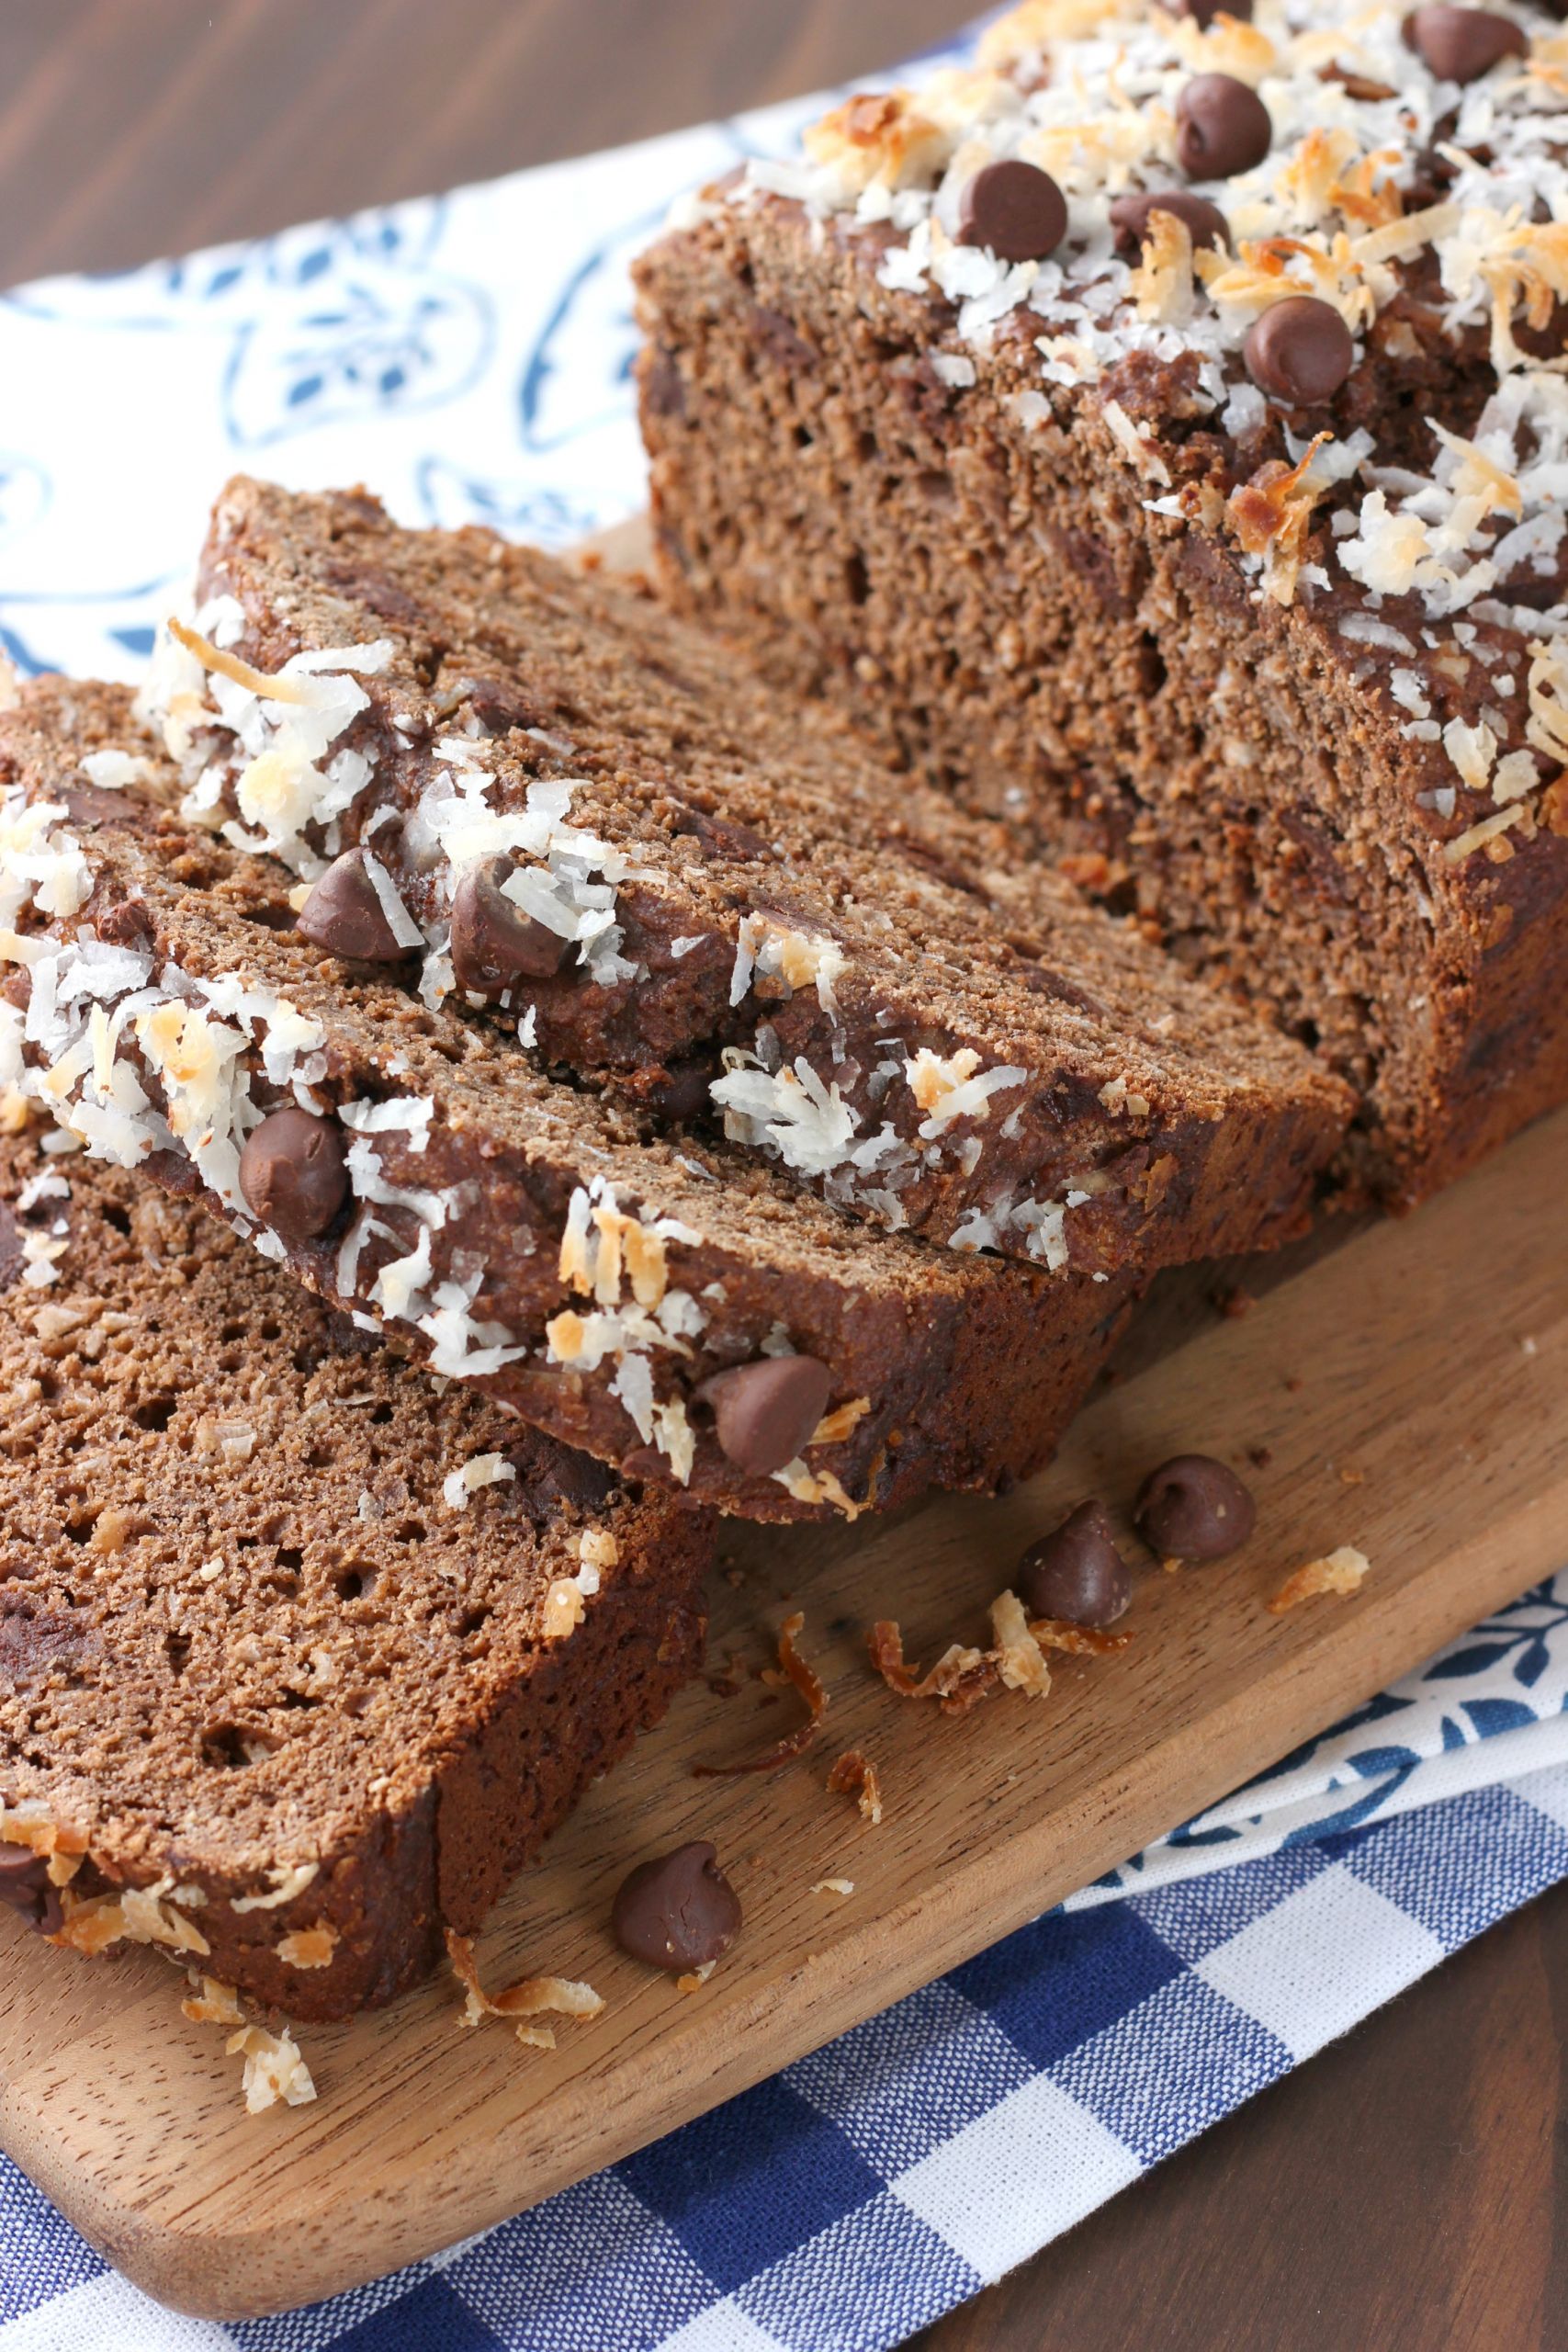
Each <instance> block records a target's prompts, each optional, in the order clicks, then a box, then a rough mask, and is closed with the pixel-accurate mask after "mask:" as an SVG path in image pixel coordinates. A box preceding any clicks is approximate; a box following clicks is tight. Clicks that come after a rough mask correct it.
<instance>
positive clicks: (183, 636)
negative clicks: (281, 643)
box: [165, 613, 310, 703]
mask: <svg viewBox="0 0 1568 2352" xmlns="http://www.w3.org/2000/svg"><path fill="white" fill-rule="evenodd" d="M165 627H166V628H167V629H168V632H169V635H170V636H171V637H172V638H173V639H174V640H175V644H176V645H183V646H184V647H185V650H186V652H187V653H194V654H195V656H196V658H197V661H198V662H200V664H201V666H202V668H203V669H204V670H216V671H217V672H218V673H219V674H220V676H222V677H225V678H231V679H232V681H233V683H234V684H235V685H237V686H243V687H244V688H245V690H246V692H247V693H248V694H253V695H257V696H258V697H259V698H260V699H261V700H262V701H264V702H299V703H303V702H309V701H310V685H309V684H308V683H307V681H306V680H305V679H303V678H273V677H269V676H268V675H267V673H266V672H265V670H253V669H252V667H251V665H250V663H249V662H242V661H241V659H240V657H239V655H238V654H237V653H226V652H225V651H224V650H223V649H222V648H221V647H220V646H217V645H213V644H212V643H211V642H210V641H209V639H207V638H205V637H203V636H201V634H200V633H199V631H197V630H196V629H194V628H191V626H190V624H189V622H188V621H182V620H181V619H179V618H178V616H176V615H175V614H173V613H171V614H170V616H169V618H168V620H167V622H166V623H165Z"/></svg>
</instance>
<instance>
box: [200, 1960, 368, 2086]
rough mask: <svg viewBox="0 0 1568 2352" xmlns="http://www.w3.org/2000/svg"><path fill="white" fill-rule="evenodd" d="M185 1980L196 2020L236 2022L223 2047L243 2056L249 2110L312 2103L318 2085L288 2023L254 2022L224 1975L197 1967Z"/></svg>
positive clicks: (228, 2053)
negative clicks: (269, 2026) (271, 2026)
mask: <svg viewBox="0 0 1568 2352" xmlns="http://www.w3.org/2000/svg"><path fill="white" fill-rule="evenodd" d="M334 1940H335V1939H334ZM186 1983H187V1985H189V1986H190V1987H191V1990H190V1991H189V1992H187V1993H186V1996H185V1998H184V2000H182V2001H181V2003H180V2008H181V2010H182V2012H183V2013H184V2015H185V2016H186V2017H187V2018H190V2020H191V2022H192V2024H193V2025H221V2026H231V2027H233V2028H234V2030H233V2031H232V2032H231V2034H230V2036H229V2039H228V2041H226V2042H225V2043H224V2045H223V2049H224V2054H225V2055H226V2056H228V2057H231V2058H238V2057H243V2059H244V2062H245V2069H244V2074H243V2076H242V2078H241V2088H242V2090H243V2095H244V2101H245V2112H246V2114H247V2115H264V2114H265V2112H266V2109H268V2108H269V2107H278V2106H283V2107H306V2106H308V2105H309V2104H310V2101H311V2100H312V2099H313V2098H315V2097H316V2086H315V2083H314V2082H313V2080H312V2079H311V2075H310V2068H309V2066H307V2064H305V2061H304V2058H303V2056H302V2055H301V2053H300V2050H299V2043H298V2042H297V2041H295V2039H294V2036H293V2034H292V2032H291V2031H290V2030H289V2029H288V2026H284V2027H283V2029H282V2030H281V2031H280V2032H277V2033H269V2032H267V2030H266V2029H265V2027H263V2026H259V2025H253V2024H252V2023H251V2022H250V2020H249V2019H248V2018H247V2017H246V2015H245V2012H244V2010H243V2007H241V2005H240V1996H239V1995H238V1994H237V1993H236V1992H235V1990H234V1987H233V1986H232V1985H225V1984H224V1983H223V1982H222V1980H221V1978H220V1977H217V1976H202V1975H199V1974H198V1973H197V1972H196V1970H194V1969H192V1970H189V1971H187V1973H186Z"/></svg>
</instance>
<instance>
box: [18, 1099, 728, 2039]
mask: <svg viewBox="0 0 1568 2352" xmlns="http://www.w3.org/2000/svg"><path fill="white" fill-rule="evenodd" d="M13 1125H14V1122H13ZM42 1132H44V1131H43V1130H41V1129H40V1128H36V1127H35V1128H34V1129H33V1130H32V1131H31V1132H23V1133H20V1134H17V1133H16V1132H11V1133H9V1134H7V1135H6V1136H5V1137H4V1139H0V1382H3V1384H4V1390H5V1397H6V1420H5V1432H4V1436H3V1437H0V1901H4V1902H5V1903H6V1905H9V1906H10V1907H11V1908H12V1909H13V1910H15V1911H18V1912H20V1913H21V1914H22V1915H23V1917H25V1918H26V1919H28V1922H29V1923H30V1924H31V1925H32V1926H33V1927H35V1928H39V1929H41V1931H42V1932H43V1933H44V1934H45V1935H48V1936H50V1937H51V1938H52V1939H54V1940H55V1941H57V1942H59V1943H61V1944H63V1945H66V1946H68V1947H71V1948H73V1949H74V1950H77V1951H101V1950H103V1949H105V1948H106V1947H107V1946H109V1945H111V1944H113V1943H116V1942H118V1941H120V1940H122V1939H127V1938H129V1939H132V1940H136V1941H143V1942H146V1941H150V1942H153V1943H157V1944H159V1945H162V1946H163V1947H164V1949H166V1950H167V1951H170V1952H171V1953H172V1954H174V1956H175V1957H176V1958H179V1959H182V1960H185V1961H186V1962H187V1963H188V1964H190V1965H193V1966H196V1967H199V1968H200V1969H201V1970H202V1971H204V1972H205V1973H208V1974H209V1975H211V1976H214V1977H216V1978H219V1979H220V1980H221V1981H222V1982H224V1983H227V1984H230V1985H234V1986H236V1987H237V1988H238V1989H239V1990H240V1991H242V1992H243V1993H246V1994H249V1995H251V1996H254V1998H255V1999H257V2000H260V2001H264V2002H266V2003H269V2004H275V2005H276V2007H280V2008H282V2009H285V2010H287V2011H288V2013H289V2014H290V2015H291V2016H293V2017H297V2018H338V2017H344V2016H347V2015H348V2014H349V2013H350V2012H351V2011H352V2010H355V2009H357V2008H360V2007H365V2006H367V2005H368V2004H374V2003H378V2002H382V2001H387V2000H389V1999H390V1998H391V1997H392V1996H393V1995H394V1994H395V1993H397V1992H399V1991H400V1990H401V1988H402V1987H403V1986H404V1985H408V1984H409V1983H410V1982H411V1981H412V1979H413V1978H415V1977H416V1976H418V1975H419V1974H421V1973H423V1971H424V1970H425V1969H427V1968H428V1967H429V1966H430V1965H431V1964H432V1963H433V1962H434V1961H435V1960H436V1959H437V1958H438V1957H439V1955H440V1951H441V1949H442V1930H443V1928H455V1929H457V1931H458V1932H460V1933H463V1934H470V1933H472V1932H473V1931H474V1930H475V1929H476V1928H478V1927H479V1923H480V1921H481V1919H482V1918H483V1917H484V1915H485V1913H486V1911H487V1910H488V1909H489V1907H490V1905H491V1903H492V1902H493V1901H494V1900H495V1897H496V1896H497V1894H499V1893H500V1891H501V1889H502V1886H503V1884H504V1883H505V1882H506V1880H507V1879H508V1878H509V1877H510V1876H511V1874H512V1873H513V1871H515V1870H516V1869H517V1868H518V1867H519V1865H520V1864H522V1863H524V1862H525V1861H527V1860H530V1859H531V1858H532V1857H533V1856H534V1855H535V1854H536V1852H537V1850H538V1848H539V1846H540V1844H541V1842H542V1840H543V1839H544V1838H546V1837H547V1836H548V1834H549V1832H550V1831H551V1830H552V1829H553V1828H554V1827H555V1826H557V1824H558V1822H559V1821H560V1820H561V1819H562V1818H563V1816H564V1815H566V1813H567V1812H568V1811H569V1809H570V1806H571V1805H572V1804H573V1803H574V1801H575V1800H576V1798H577V1797H578V1796H579V1795H581V1792H582V1791H583V1790H584V1789H585V1788H586V1787H587V1785H588V1783H589V1782H590V1781H592V1780H593V1779H594V1778H595V1777H596V1776H597V1775H598V1774H599V1773H601V1772H602V1771H603V1770H604V1769H605V1767H606V1766H607V1765H609V1764H610V1763H612V1762H613V1761H614V1759H615V1757H616V1756H617V1755H619V1754H620V1753H621V1751H622V1750H623V1749H624V1748H625V1747H626V1746H627V1745H628V1743H629V1742H630V1741H631V1739H632V1737H633V1736H634V1735H635V1734H636V1733H637V1731H639V1730H641V1729H643V1728H644V1727H645V1726H646V1725H648V1724H651V1723H653V1722H655V1721H656V1720H657V1719H658V1717H659V1716H660V1714H661V1713H662V1712H663V1710H664V1707H665V1705H666V1703H667V1702H668V1701H669V1699H670V1697H671V1693H672V1691H674V1690H675V1689H676V1687H677V1686H678V1685H679V1683H680V1682H681V1681H682V1679H683V1678H684V1677H685V1676H686V1675H687V1674H689V1673H691V1672H692V1671H693V1670H694V1668H695V1667H696V1666H697V1665H698V1664H699V1663H700V1659H701V1653H702V1641H703V1628H704V1618H703V1605H702V1597H701V1577H702V1573H703V1570H704V1567H705V1565H706V1561H707V1558H708V1555H709V1553H710V1551H711V1548H712V1546H711V1541H710V1537H711V1530H712V1521H711V1518H710V1517H708V1516H706V1515H705V1514H702V1513H698V1512H694V1511H688V1510H681V1509H680V1508H679V1507H678V1506H677V1505H676V1504H674V1503H673V1502H672V1501H671V1500H670V1499H669V1498H665V1497H662V1496H660V1495H657V1494H652V1493H650V1494H648V1495H643V1496H639V1495H638V1494H637V1491H636V1489H635V1488H630V1487H626V1486H623V1485H620V1484H618V1483H617V1482H616V1480H615V1478H614V1477H613V1476H612V1475H611V1474H610V1473H608V1472H607V1471H605V1470H604V1468H603V1467H602V1465H601V1464H598V1463H595V1462H592V1461H590V1460H588V1459H587V1458H586V1457H584V1456H583V1455H581V1454H579V1453H571V1452H570V1451H569V1450H568V1449H567V1448H565V1447H563V1446H559V1445H557V1444H555V1443H554V1442H552V1441H551V1440H549V1439H548V1438H546V1437H542V1436H540V1435H539V1434H538V1433H537V1432H536V1431H534V1430H525V1429H522V1428H520V1427H519V1426H518V1424H517V1423H516V1421H515V1420H514V1419H512V1418H511V1417H510V1416H508V1415H506V1414H503V1413H502V1412H500V1411H498V1410H497V1408H495V1407H494V1406H493V1405H491V1404H489V1403H487V1402H486V1401H485V1399H484V1398H482V1397H478V1396H475V1395H474V1394H473V1393H472V1392H470V1391H468V1390H466V1389H464V1388H462V1387H460V1386H456V1385H439V1384H434V1383H432V1382H430V1381H428V1380H426V1379H424V1378H423V1376H422V1375H421V1374H418V1373H417V1372H415V1371H413V1370H412V1369H411V1367H410V1366H409V1365H407V1364H406V1363H401V1362H400V1361H399V1360H398V1359H397V1357H396V1356H395V1355H394V1354H393V1353H392V1352H391V1351H389V1349H387V1348H386V1347H384V1346H382V1345H381V1344H379V1342H378V1340H377V1339H376V1337H375V1336H374V1335H373V1334H371V1333H367V1332H362V1331H360V1330H357V1329H355V1327H354V1326H353V1325H352V1324H350V1323H349V1322H348V1321H347V1319H346V1317H343V1316H341V1315H339V1314H337V1313H335V1312H334V1311H333V1309H331V1308H329V1307H328V1306H324V1305H323V1304H322V1303H321V1301H320V1300H319V1299H316V1298H312V1297H311V1296H310V1294H309V1293H308V1292H306V1291H303V1290H301V1289H300V1288H299V1284H298V1283H293V1282H290V1281H289V1280H288V1277H287V1275H285V1274H283V1273H281V1272H278V1270H277V1269H276V1268H274V1267H270V1266H265V1265H263V1264H262V1263H260V1262H259V1261H258V1260H257V1258H256V1256H255V1254H254V1251H252V1250H247V1249H245V1248H243V1246H242V1244H241V1243H239V1242H238V1241H237V1240H235V1239H234V1238H233V1237H232V1236H231V1235H230V1234H228V1233H226V1232H225V1231H224V1230H223V1228H222V1227H220V1226H219V1225H217V1224H215V1223H214V1222H213V1221H212V1219H210V1218H209V1217H208V1216H204V1215H203V1214H202V1213H201V1212H200V1210H199V1209H198V1208H197V1206H196V1205H195V1204H189V1203H182V1202H179V1201H175V1200H172V1199H170V1198H168V1197H167V1196H166V1195H165V1194H164V1193H161V1192H159V1190H158V1189H157V1188H156V1187H155V1186H153V1185H151V1184H148V1183H146V1182H144V1181H143V1180H142V1179H141V1177H138V1176H134V1175H131V1174H129V1173H128V1172H126V1171H125V1170H121V1169H118V1168H114V1167H110V1166H107V1165H106V1164H105V1163H104V1162H102V1161H99V1160H92V1159H87V1158H86V1157H85V1156H84V1155H83V1154H81V1153H77V1152H69V1153H67V1152H60V1151H52V1152H51V1150H50V1149H49V1148H47V1147H46V1148H43V1149H40V1148H39V1136H40V1133H42ZM65 1140H66V1138H64V1137H63V1136H58V1135H52V1134H51V1136H50V1142H51V1143H54V1144H58V1143H63V1142H64V1141H65Z"/></svg>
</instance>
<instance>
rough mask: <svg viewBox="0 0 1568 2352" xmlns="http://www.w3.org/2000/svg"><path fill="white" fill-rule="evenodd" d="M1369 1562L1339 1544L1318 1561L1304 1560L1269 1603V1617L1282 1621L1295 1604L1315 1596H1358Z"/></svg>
mask: <svg viewBox="0 0 1568 2352" xmlns="http://www.w3.org/2000/svg"><path fill="white" fill-rule="evenodd" d="M1370 1566H1371V1561H1370V1560H1369V1559H1368V1557H1367V1555H1366V1554H1365V1553H1364V1552H1358V1551H1357V1549H1356V1547H1355V1545H1354V1544H1340V1546H1339V1548H1338V1550H1337V1552H1330V1553H1328V1554H1327V1555H1326V1556H1325V1558H1323V1559H1321V1560H1308V1561H1307V1562H1306V1564H1305V1565H1304V1566H1303V1567H1299V1568H1298V1569H1297V1570H1296V1571H1295V1574H1294V1575H1293V1576H1289V1577H1286V1579H1285V1581H1284V1583H1283V1584H1282V1585H1281V1586H1280V1589H1279V1591H1278V1592H1277V1593H1276V1594H1275V1595H1274V1598H1273V1600H1271V1601H1270V1602H1269V1615H1270V1617H1282V1616H1283V1615H1284V1614H1285V1611H1287V1610H1288V1609H1294V1608H1295V1606H1296V1604H1297V1603H1298V1601H1303V1600H1311V1599H1312V1598H1313V1596H1314V1593H1319V1592H1340V1593H1347V1594H1348V1593H1352V1592H1359V1590H1360V1589H1361V1580H1362V1578H1363V1577H1365V1575H1366V1573H1367V1570H1368V1568H1369V1567H1370Z"/></svg>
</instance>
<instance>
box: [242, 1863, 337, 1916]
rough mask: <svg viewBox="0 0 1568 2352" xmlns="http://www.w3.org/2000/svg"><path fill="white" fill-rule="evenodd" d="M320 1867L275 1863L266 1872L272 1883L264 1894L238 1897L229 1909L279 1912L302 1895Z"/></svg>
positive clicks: (317, 1864) (316, 1865) (317, 1865)
mask: <svg viewBox="0 0 1568 2352" xmlns="http://www.w3.org/2000/svg"><path fill="white" fill-rule="evenodd" d="M320 1869H321V1864H320V1862H275V1863H274V1864H273V1866H272V1868H271V1870H269V1871H268V1872H267V1877H268V1878H269V1879H270V1880H271V1882H272V1883H271V1885H270V1886H269V1887H268V1888H267V1890H266V1892H265V1894H242V1895H239V1896H237V1897H236V1898H235V1900H234V1901H233V1902H232V1903H231V1905H230V1906H229V1907H230V1909H231V1911H276V1910H280V1909H281V1908H282V1906H283V1905H284V1904H286V1903H292V1902H293V1900H294V1898H295V1896H296V1895H297V1894H304V1892H305V1889H306V1888H307V1887H308V1886H309V1885H310V1883H311V1881H312V1880H313V1879H314V1877H315V1876H316V1873H317V1871H319V1870H320Z"/></svg>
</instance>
